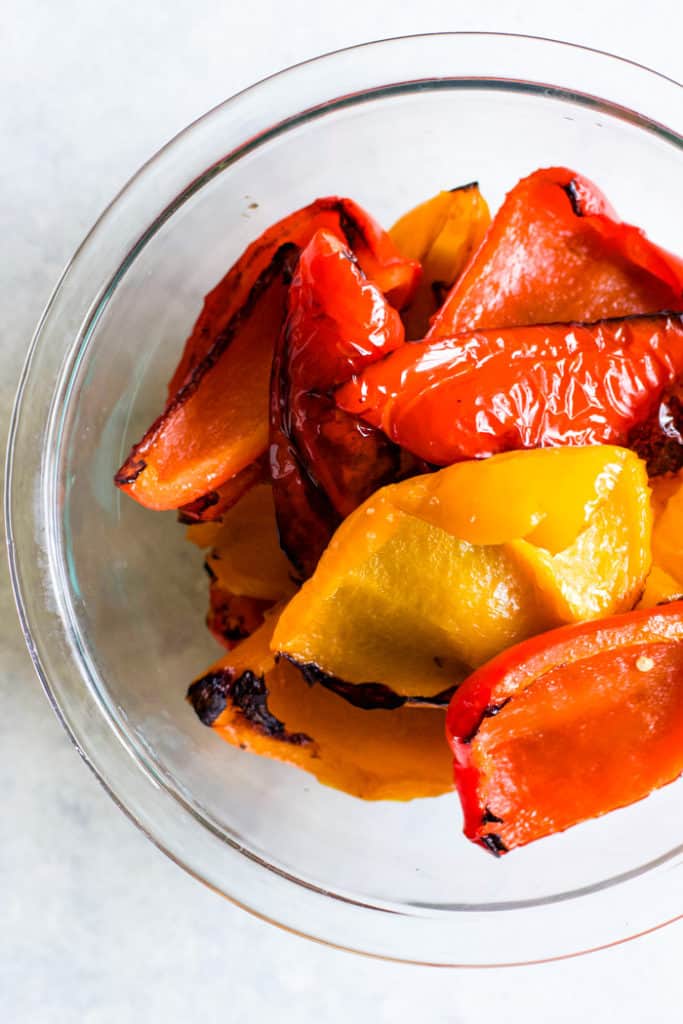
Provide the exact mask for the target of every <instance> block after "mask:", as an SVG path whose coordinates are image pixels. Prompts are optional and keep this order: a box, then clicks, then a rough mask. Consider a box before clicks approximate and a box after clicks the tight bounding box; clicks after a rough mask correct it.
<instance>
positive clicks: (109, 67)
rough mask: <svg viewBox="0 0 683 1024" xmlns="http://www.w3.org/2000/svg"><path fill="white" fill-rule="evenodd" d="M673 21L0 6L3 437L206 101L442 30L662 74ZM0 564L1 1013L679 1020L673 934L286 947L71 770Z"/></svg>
mask: <svg viewBox="0 0 683 1024" xmlns="http://www.w3.org/2000/svg"><path fill="white" fill-rule="evenodd" d="M477 8H479V9H477ZM680 11H681V8H680V4H679V2H678V0H648V2H647V3H645V4H644V3H638V4H637V5H636V4H635V3H634V2H630V0H626V2H624V0H619V2H611V0H602V2H601V0H593V2H590V3H586V2H582V0H581V2H579V0H572V2H571V3H554V4H553V3H548V0H527V2H518V0H487V3H486V4H483V3H482V4H479V5H477V4H473V3H472V2H471V0H470V2H467V3H463V2H461V0H419V2H418V3H416V4H404V3H403V2H402V0H379V2H378V0H375V2H372V0H343V3H334V4H331V3H327V2H326V0H319V2H318V3H312V2H311V0H305V2H303V0H239V3H238V2H237V0H119V2H116V0H83V2H79V0H0V359H1V360H2V364H1V367H0V403H1V404H0V423H1V427H0V429H1V431H2V443H3V447H4V437H5V434H6V428H7V419H8V416H9V409H10V404H11V400H12V395H13V391H14V386H15V382H16V377H17V375H18V372H19V367H20V364H21V361H22V359H23V356H24V352H25V350H26V346H27V344H28V341H29V338H30V335H31V332H32V329H33V326H34V324H35V322H36V320H37V318H38V316H39V314H40V312H41V309H42V307H43V306H44V304H45V302H46V301H47V298H48V296H49V293H50V290H51V289H52V287H53V285H54V283H55V281H56V279H57V276H58V274H59V272H60V270H61V268H62V266H63V265H64V263H65V262H66V260H67V259H68V257H69V255H70V254H71V252H72V251H73V250H74V248H75V247H76V245H77V244H78V242H79V241H80V239H81V237H82V236H83V234H84V233H85V232H86V231H87V229H88V228H89V227H90V225H91V224H92V222H93V220H94V219H95V217H96V216H97V214H98V213H99V212H100V210H101V208H102V207H103V206H104V205H105V204H106V203H107V202H108V200H109V199H110V198H111V197H112V195H113V194H114V193H115V192H116V191H117V189H118V188H119V187H120V186H121V185H122V184H123V183H124V182H125V180H126V179H127V178H128V177H129V176H130V175H131V174H132V173H133V172H134V171H135V170H136V168H137V167H138V165H139V164H140V163H141V162H142V161H144V160H145V159H146V158H147V157H148V156H150V155H151V154H152V153H153V152H154V151H155V150H156V149H157V148H158V147H159V146H160V145H162V144H163V143H164V142H165V141H167V139H168V138H169V137H171V136H172V135H173V134H175V132H177V131H178V130H179V129H180V128H182V127H183V126H184V125H185V124H186V123H187V122H188V121H190V120H192V119H193V118H195V117H197V116H198V115H199V114H201V113H203V112H204V111H205V110H206V109H208V108H209V107H211V106H213V105H214V104H216V103H218V102H219V101H221V100H222V99H224V98H226V97H227V96H229V95H230V94H231V93H233V92H235V91H236V90H238V89H240V88H242V87H243V86H246V85H248V84H250V83H251V82H253V81H255V80H256V79H258V78H260V77H262V76H263V75H266V74H268V73H270V72H272V71H275V70H278V69H279V68H281V67H284V66H286V65H288V64H291V63H293V62H295V61H298V60H301V59H303V58H306V57H310V56H314V55H316V54H318V53H320V52H323V51H325V50H330V49H334V48H336V47H338V46H343V45H348V44H351V43H355V42H361V41H364V40H367V39H372V38H377V37H381V36H387V35H397V34H402V33H408V32H417V31H436V30H443V29H495V30H502V31H517V32H520V31H521V32H529V33H533V34H538V35H549V36H555V37H558V38H565V39H569V40H571V41H574V42H580V43H584V44H588V45H591V46H595V47H598V48H602V49H607V50H611V51H612V52H615V53H620V54H622V55H623V56H627V57H631V58H633V59H636V60H639V61H641V62H643V63H645V64H649V65H650V66H653V67H656V68H657V69H659V70H660V71H663V72H665V73H667V74H670V75H671V76H673V77H676V76H678V75H679V73H680V38H681V29H682V28H683V16H682V15H681V13H680ZM630 12H633V13H630ZM606 88H607V89H608V88H609V85H608V83H606ZM644 187H652V183H644ZM0 573H1V574H2V575H1V577H0V602H1V605H0V651H1V657H2V662H1V665H2V671H1V672H0V688H1V695H0V794H1V797H0V1021H1V1022H2V1024H24V1022H30V1024H62V1022H66V1024H71V1022H79V1024H80V1022H83V1024H128V1022H138V1021H144V1022H146V1024H157V1022H160V1024H161V1022H164V1024H175V1022H186V1021H188V1020H190V1019H191V1020H193V1021H197V1022H198V1024H199V1022H201V1024H204V1022H207V1024H211V1022H213V1021H229V1022H231V1024H238V1022H242V1021H246V1022H252V1021H259V1020H261V1019H268V1018H270V1019H272V1020H275V1021H277V1022H285V1024H286V1022H289V1021H292V1022H294V1021H296V1022H297V1024H301V1022H308V1021H313V1020H315V1021H316V1022H320V1024H342V1022H344V1024H346V1022H347V1021H348V1020H349V1019H351V1020H353V1021H355V1022H358V1024H364V1022H366V1021H367V1022H373V1024H374V1022H384V1021H391V1022H403V1021H406V1022H408V1021H411V1022H412V1021H413V1020H415V1019H417V1020H420V1021H428V1022H430V1024H440V1022H442V1021H443V1022H449V1024H457V1022H467V1024H469V1022H473V1021H475V1020H477V1021H479V1020H485V1021H487V1022H491V1021H496V1022H500V1024H507V1022H512V1024H517V1022H518V1021H519V1022H522V1021H523V1022H525V1024H536V1022H539V1024H540V1022H544V1024H545V1022H556V1021H557V1022H564V1021H574V1020H582V1021H585V1022H588V1024H592V1022H597V1021H600V1020H603V1019H608V1020H609V1019H611V1018H612V1016H615V1017H618V1019H620V1020H621V1022H622V1024H636V1022H637V1024H640V1022H645V1021H647V1022H649V1021H663V1020H665V1019H667V1018H669V1017H671V1019H680V1015H681V1012H680V1009H679V1007H680V1005H681V1003H682V1002H683V972H682V971H681V941H682V939H683V925H678V926H672V927H670V928H668V929H664V930H663V931H659V932H657V933H654V934H652V935H650V936H648V937H646V938H643V939H640V940H638V941H636V942H632V943H628V944H626V945H624V946H621V947H618V948H615V949H612V950H608V951H605V952H602V953H599V954H595V955H593V956H591V957H588V958H578V959H574V960H569V961H565V962H562V963H559V964H552V965H546V966H540V967H535V968H528V969H514V970H505V971H496V972H485V971H450V970H430V969H423V968H410V967H401V966H396V965H390V964H382V963H377V962H372V961H368V960H363V959H360V958H358V957H351V956H350V955H349V954H343V953H338V952H335V951H333V950H329V949H326V948H323V947H320V946H316V945H314V944H313V943H308V942H305V941H304V940H302V939H297V938H292V937H290V936H288V935H286V934H284V933H282V932H280V931H278V930H277V929H275V928H273V927H270V926H268V925H265V924H262V923H260V922H259V921H257V920H254V919H252V918H251V917H249V916H248V915H247V914H245V913H244V912H242V911H239V910H237V909H235V908H233V907H232V906H230V905H229V904H227V903H226V902H224V901H222V900H221V899H220V898H219V897H217V896H215V895H213V894H212V893H210V892H208V891H207V890H205V889H204V888H202V886H200V885H199V884H198V883H196V882H194V881H193V880H192V879H190V878H189V877H187V876H186V875H184V874H183V872H182V871H181V870H180V869H178V868H176V867H175V866H174V865H173V864H171V863H170V862H169V861H167V860H166V859H165V858H164V857H163V856H162V854H160V853H158V852H157V850H156V849H155V848H154V847H153V846H152V845H151V844H150V843H149V842H148V841H147V840H145V839H144V838H143V836H142V835H141V834H139V833H138V832H137V831H136V830H135V829H134V827H133V826H132V825H131V824H130V823H129V822H128V821H127V819H126V818H125V817H124V816H123V815H122V814H121V813H120V812H119V811H118V810H117V809H116V807H115V806H114V805H113V804H112V803H111V802H110V801H109V799H108V797H107V796H106V795H105V794H104V792H103V791H102V790H101V789H100V787H99V786H98V784H97V782H96V781H95V779H94V778H93V777H92V776H91V775H90V774H89V772H88V770H87V769H86V768H85V767H84V766H83V765H82V763H81V762H80V761H79V759H78V757H77V756H76V754H75V753H74V751H73V750H72V748H71V746H70V744H69V742H68V741H67V739H66V736H65V735H64V734H63V733H62V731H61V728H60V726H59V725H58V723H57V721H56V720H55V719H54V717H53V716H52V713H51V711H50V709H49V707H48V705H47V702H46V700H45V698H44V696H43V694H42V692H41V690H40V688H39V685H38V683H37V681H36V678H35V677H34V675H33V672H32V669H31V665H30V662H29V659H28V656H27V654H26V652H25V650H24V645H23V641H22V639H21V636H20V634H19V630H18V626H17V624H16V621H15V613H14V607H13V604H12V599H11V596H10V594H9V587H8V582H7V572H6V568H5V564H4V560H3V562H2V565H1V566H0Z"/></svg>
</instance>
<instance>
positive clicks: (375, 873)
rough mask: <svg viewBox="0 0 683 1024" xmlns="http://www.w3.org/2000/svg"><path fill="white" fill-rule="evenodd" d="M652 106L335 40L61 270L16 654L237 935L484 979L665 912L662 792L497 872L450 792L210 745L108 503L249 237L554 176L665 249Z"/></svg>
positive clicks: (490, 57) (625, 93) (165, 571)
mask: <svg viewBox="0 0 683 1024" xmlns="http://www.w3.org/2000/svg"><path fill="white" fill-rule="evenodd" d="M603 96H608V97H609V99H603V98H601V97H603ZM680 100H681V96H680V87H679V86H677V85H676V83H674V82H672V81H670V80H668V79H665V78H663V77H661V76H659V75H656V74H654V73H653V72H650V71H647V70H646V69H644V68H641V67H639V66H637V65H634V64H630V63H627V62H624V61H620V60H618V59H617V58H614V57H610V56H607V55H604V54H600V53H597V52H595V51H590V50H585V49H581V48H578V47H574V46H570V45H567V44H563V43H559V42H553V41H549V40H541V39H531V38H525V37H519V36H502V35H481V34H454V35H432V36H415V37H411V38H403V39H393V40H388V41H384V42H377V43H371V44H368V45H366V46H360V47H356V48H354V49H351V50H344V51H341V52H338V53H335V54H332V55H330V56H326V57H322V58H320V59H318V60H314V61H311V62H308V63H306V64H303V65H300V66H298V67H295V68H292V69H290V70H288V71H286V72H283V73H282V74H279V75H275V76H274V77H272V78H269V79H267V80H265V81H263V82H261V83H260V84H258V85H256V86H254V87H253V88H251V89H247V90H246V91H245V92H243V93H241V94H240V95H238V96H236V97H234V98H233V99H231V100H228V101H227V102H226V103H224V104H222V105H221V106H219V107H217V108H216V109H215V110H213V111H211V112H210V113H209V114H207V115H206V116H205V117H202V118H201V119H200V120H199V121H197V122H196V123H195V124H193V125H191V126H190V127H189V128H188V129H187V130H186V131H184V132H183V133H181V134H180V135H179V136H178V137H177V138H176V139H174V140H173V141H172V142H171V143H170V144H169V145H168V146H166V147H165V148H164V149H163V150H162V151H161V152H160V153H159V154H157V156H155V157H154V158H153V159H152V160H150V161H149V163H147V164H146V165H145V166H144V167H143V168H142V170H141V171H140V172H139V173H138V174H137V175H136V177H135V178H134V179H133V180H132V181H131V182H130V184H128V185H127V186H126V188H124V190H123V191H122V192H121V193H120V195H119V196H118V197H117V198H116V199H115V200H114V202H113V203H112V204H111V206H110V207H109V208H108V209H107V210H106V211H105V213H104V214H103V216H102V217H101V219H100V220H99V222H98V223H97V224H96V225H95V227H94V229H93V230H92V232H91V233H90V235H89V236H88V237H87V239H86V240H85V241H84V243H83V245H82V246H81V248H80V249H79V250H78V252H77V253H76V255H75V256H74V258H73V260H72V262H71V264H70V265H69V267H68V268H67V270H66V272H65V273H64V276H63V277H62V280H61V282H60V283H59V285H58V287H57V289H56V291H55V293H54V295H53V297H52V299H51V301H50V304H49V306H48V308H47V310H46V312H45V315H44V317H43V319H42V321H41V323H40V325H39V327H38V330H37V333H36V337H35V339H34V342H33V345H32V347H31V351H30V355H29V357H28V360H27V363H26V367H25V369H24V373H23V377H22V380H21V385H20V389H19V395H18V399H17V404H16V409H15V413H14V419H13V424H12V431H11V439H10V449H9V461H8V473H7V480H8V488H7V499H6V500H7V524H8V543H9V551H10V561H11V568H12V574H13V581H14V586H15V590H16V597H17V603H18V606H19V611H20V615H21V619H22V623H23V628H24V631H25V634H26V639H27V642H28V645H29V648H30V650H31V654H32V656H33V659H34V661H35V664H36V668H37V670H38V672H39V674H40V677H41V679H42V681H43V683H44V685H45V688H46V690H47V693H48V696H49V698H50V700H51V702H52V704H53V706H54V708H55V711H56V712H57V714H58V715H59V717H60V718H61V720H62V721H63V723H64V725H65V726H66V728H67V729H68V731H69V733H70V735H71V736H72V738H73V741H74V743H75V745H76V747H77V749H78V750H79V752H80V753H81V755H82V756H83V757H84V759H85V760H86V761H87V762H88V764H90V766H91V767H92V768H93V770H94V771H95V772H96V773H97V775H98V776H99V778H100V779H101V780H102V782H103V784H104V785H105V786H106V787H107V789H108V791H109V792H110V793H111V795H112V797H113V798H114V799H115V800H116V801H117V802H118V803H119V804H120V806H121V807H122V808H123V809H124V810H125V811H126V812H127V813H128V814H129V815H130V816H131V818H133V820H134V821H135V822H137V824H138V825H139V826H140V828H142V829H143V831H144V832H145V833H146V834H147V835H148V836H149V837H150V838H151V839H152V840H153V841H154V842H155V843H157V844H158V845H159V846H160V847H161V848H162V849H163V850H165V851H166V853H168V855H169V856H171V857H172V858H173V859H174V860H176V861H177V863H179V864H181V865H182V866H183V867H185V868H186V869H187V870H188V871H190V872H191V873H192V874H194V875H195V876H196V877H197V878H200V879H201V880H202V881H204V882H205V883H206V884H207V885H210V886H212V887H213V888H214V889H216V890H217V891H218V892H220V893H223V894H224V895H226V896H227V897H229V898H230V899H232V900H234V901H235V902H236V903H238V904H240V905H242V906H244V907H246V908H248V909H249V910H251V911H252V912H254V913H256V914H258V915H260V916H262V917H263V918H267V919H268V920H270V921H273V922H276V923H277V924H279V925H282V926H284V927H286V928H288V929H291V930H292V931H295V932H298V933H301V934H304V935H308V936H310V937H313V938H316V939H318V940H322V941H325V942H328V943H332V944H335V945H337V946H340V947H345V948H348V949H352V950H357V951H361V952H364V953H368V954H374V955H377V956H381V957H386V958H395V959H399V960H407V961H415V962H420V963H433V964H457V965H484V964H491V965H493V964H504V963H519V962H531V961H536V960H542V959H549V958H555V957H560V956H565V955H569V954H573V953H576V952H579V951H586V950H588V949H592V948H596V947H601V946H604V945H606V944H610V943H614V942H616V941H620V940H623V939H624V938H627V937H630V936H633V935H634V934H636V933H642V932H644V931H646V930H648V929H651V928H653V927H656V926H659V925H661V924H663V923H665V922H667V921H669V920H671V919H674V918H675V917H677V916H678V915H679V914H680V913H681V912H682V911H683V895H682V893H681V851H682V847H681V842H682V841H683V828H682V826H681V820H682V814H681V812H682V811H683V785H682V784H681V783H676V784H674V785H672V786H669V787H667V788H665V789H663V790H661V791H659V792H657V793H656V794H654V795H653V796H651V797H650V798H648V799H647V800H645V801H643V802H641V803H639V804H637V805H635V806H633V807H630V808H627V809H626V810H623V811H619V812H617V813H614V814H611V815H609V816H607V817H605V818H603V819H600V820H597V821H592V822H589V823H587V824H584V825H581V826H579V827H578V828H575V829H572V830H570V831H569V832H567V833H565V834H563V835H558V836H554V837H552V838H550V839H547V840H544V841H543V842H541V843H538V844H536V845H532V846H530V847H528V848H527V849H525V850H522V851H518V852H515V853H512V854H510V855H509V856H508V857H506V858H504V859H502V860H500V861H497V860H495V859H494V858H492V857H489V856H487V855H486V854H485V853H483V852H482V851H481V850H480V849H478V848H475V847H474V846H472V845H471V844H469V843H468V842H466V841H465V840H464V839H463V838H462V837H461V835H460V829H461V817H460V810H459V804H458V800H457V797H456V796H455V795H448V796H444V797H440V798H438V799H432V800H422V801H414V802H412V803H406V804H393V803H388V802H383V803H364V802H362V801H360V800H356V799H353V798H351V797H348V796H346V795H344V794H342V793H339V792H336V791H333V790H331V789H327V788H325V787H323V786H321V785H319V784H318V783H317V782H316V781H315V780H314V779H313V778H312V777H311V776H309V775H307V774H304V773H302V772H300V771H299V770H297V769H296V768H292V767H287V766H283V765H280V764H276V763H273V762H270V761H266V760H261V759H259V758H256V757H253V756H252V755H249V754H245V753H242V752H241V751H238V750H234V749H232V748H231V747H229V746H228V745H227V744H225V743H223V742H222V741H220V740H219V739H218V737H217V736H216V735H215V734H214V733H213V732H212V731H211V730H209V729H206V728H205V727H203V726H202V725H201V724H200V723H199V722H198V721H197V719H196V718H195V715H194V713H193V712H192V710H191V709H190V707H189V706H188V705H187V704H186V702H185V700H184V695H185V691H186V687H187V684H188V682H189V681H190V680H191V679H192V678H193V677H195V676H196V675H197V674H198V673H199V672H200V671H201V670H202V669H203V668H204V667H205V666H206V665H208V664H210V663H211V661H213V660H214V659H215V658H216V657H217V655H218V650H217V648H216V646H215V644H214V642H213V641H212V640H211V638H210V636H209V634H208V633H207V631H206V629H205V628H204V625H203V619H204V612H205V604H206V582H205V577H204V574H203V572H202V566H201V556H200V555H199V554H198V553H197V552H196V551H195V550H194V549H192V550H191V549H190V546H189V545H187V544H186V543H185V542H184V540H183V530H182V529H181V528H180V527H179V526H178V524H177V523H176V521H175V516H174V515H173V514H172V513H166V514H159V513H152V512H148V511H146V510H144V509H142V508H140V507H139V506H138V505H136V504H135V503H134V502H133V501H131V500H129V499H128V498H126V497H124V496H122V495H121V494H120V493H119V492H118V491H117V490H115V489H114V487H113V486H112V474H113V473H114V471H115V469H116V468H117V467H118V466H119V464H120V463H121V461H122V459H123V456H124V455H125V454H126V453H127V451H128V448H129V446H130V444H131V442H132V441H134V440H137V439H138V438H139V437H140V435H141V433H142V431H143V429H144V428H145V427H146V425H147V424H148V422H149V421H150V420H151V419H152V418H153V416H154V415H156V413H157V411H158V410H159V408H160V407H161V405H162V403H163V398H164V391H165V387H166V382H167V380H168V378H169V376H170V374H171V371H172V369H173V366H174V364H175V362H176V360H177V358H178V355H179V352H180V350H181V346H182V343H183V339H184V338H185V336H186V335H187V334H188V332H189V330H190V327H191V325H192V323H193V321H194V319H195V317H196V315H197V313H198V311H199V309H200V307H201V303H202V297H203V295H204V294H205V292H207V291H208V290H209V289H210V288H211V287H212V286H213V284H214V283H215V282H216V281H217V280H218V279H219V278H220V277H221V276H222V274H223V273H224V271H225V270H226V268H227V267H228V266H229V265H230V264H231V263H232V262H233V261H234V260H235V258H236V257H237V256H238V255H239V253H240V252H241V251H242V250H243V249H244V247H245V245H246V244H247V243H248V242H249V241H251V240H252V239H253V238H255V237H256V236H257V235H258V234H259V233H260V232H261V231H262V230H263V229H264V228H265V227H266V226H267V225H269V224H271V223H272V222H273V221H274V220H276V219H278V218H279V217H281V216H283V215H284V214H286V213H288V212H289V211H291V210H294V209H295V208H297V207H300V206H302V205H304V204H306V203H308V202H309V201H310V200H312V199H313V198H315V197H316V196H320V195H327V194H330V193H337V194H341V195H349V196H352V197H353V198H354V199H356V200H358V201H359V202H360V203H361V204H363V205H364V206H366V207H367V208H368V209H369V210H370V211H371V212H372V213H373V214H374V215H375V216H376V217H377V218H378V219H380V220H381V221H382V222H383V223H385V224H390V223H391V222H392V220H393V219H394V218H395V217H396V216H397V215H398V214H400V213H401V212H403V211H404V210H406V209H408V208H409V207H411V206H412V205H414V204H415V203H416V202H418V201H419V200H421V199H423V198H425V197H427V196H429V195H430V194H432V193H434V192H436V191H437V190H438V189H441V188H448V187H452V186H455V185H459V184H461V183H463V182H467V181H471V180H473V179H478V180H479V181H480V183H481V186H482V189H483V192H484V195H485V196H486V197H487V198H488V200H489V202H490V203H491V204H492V206H493V208H495V207H497V205H498V204H499V202H500V200H501V199H502V197H503V195H504V192H505V191H506V190H507V189H508V188H509V187H511V186H512V185H513V184H514V182H515V181H516V180H517V179H518V178H520V177H521V176H522V175H524V174H526V173H528V172H529V171H531V170H532V169H534V168H536V167H540V166H548V165H552V164H566V165H569V166H570V167H575V168H576V169H577V170H579V171H581V172H582V173H584V174H586V175H588V176H589V177H590V178H593V179H594V180H595V181H596V182H597V183H598V184H599V185H600V186H601V187H602V188H603V189H604V190H605V191H606V192H607V195H608V196H609V198H610V199H611V201H612V202H613V203H614V204H615V206H616V208H617V210H618V211H619V212H620V214H621V215H622V216H623V217H624V218H625V219H627V220H630V221H633V222H636V223H638V224H640V225H642V226H643V227H644V228H645V229H646V230H647V231H648V232H649V234H650V235H651V237H652V238H653V239H654V240H656V241H657V242H658V243H660V244H662V245H664V246H667V247H670V248H674V249H675V248H676V247H677V244H678V243H679V241H680V234H679V228H680V225H679V223H678V222H677V220H676V218H675V217H673V216H672V212H673V211H674V210H675V209H676V204H677V203H678V201H679V196H680V182H681V175H682V172H683V148H682V140H681V137H680V135H679V134H677V133H676V131H675V127H676V124H677V122H678V127H679V128H680V117H681V103H680ZM568 770H569V771H571V766H569V767H568Z"/></svg>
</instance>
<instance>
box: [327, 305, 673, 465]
mask: <svg viewBox="0 0 683 1024" xmlns="http://www.w3.org/2000/svg"><path fill="white" fill-rule="evenodd" d="M681 373H683V317H682V316H680V315H678V314H674V315H666V314H660V315H657V316H651V315H647V316H638V317H630V318H627V319H617V320H604V321H602V322H598V323H594V324H548V325H533V326H530V327H509V328H506V329H502V330H493V329H491V330H482V331H476V332H472V333H471V334H461V335H459V336H458V337H456V338H452V339H443V340H441V341H436V342H421V343H415V344H411V345H406V346H404V347H403V348H402V349H400V350H399V351H398V352H395V353H394V354H393V355H391V356H390V357H389V358H388V359H385V360H383V361H382V362H381V363H378V364H376V365H375V366H371V367H369V368H368V369H367V370H366V371H365V372H364V373H363V374H362V375H361V376H360V377H358V378H356V379H354V380H353V381H351V382H349V383H348V384H347V385H345V386H344V387H342V388H341V389H340V390H339V391H338V392H337V396H336V397H337V402H338V404H339V406H340V407H341V408H342V409H345V410H346V411H347V412H352V413H355V414H358V415H362V416H363V417H364V418H365V419H366V420H367V421H368V422H369V423H371V424H372V425H373V426H376V427H381V428H382V429H383V430H384V431H385V432H386V433H387V435H388V436H389V437H390V438H391V439H392V440H393V441H395V442H397V443H398V444H400V445H402V446H403V447H405V448H407V449H408V450H409V451H411V452H413V453H415V454H416V455H418V456H420V457H421V458H424V459H427V460H428V461H430V462H432V463H435V464H438V465H449V464H450V463H452V462H456V461H458V460H459V459H468V458H477V457H481V456H486V455H493V454H495V453H497V452H502V451H507V450H510V449H521V448H540V447H551V446H554V445H567V444H572V445H585V444H624V443H626V441H627V438H628V436H629V432H630V431H632V430H633V429H634V428H635V427H636V426H637V425H638V424H639V423H642V422H643V421H645V420H646V419H647V418H648V417H649V416H650V415H651V414H652V413H653V412H654V410H655V408H656V407H657V405H658V403H659V400H660V398H661V396H662V394H663V392H664V391H665V389H666V388H667V387H669V386H670V385H672V384H673V382H675V381H676V379H677V377H678V376H679V375H680V374H681Z"/></svg>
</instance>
